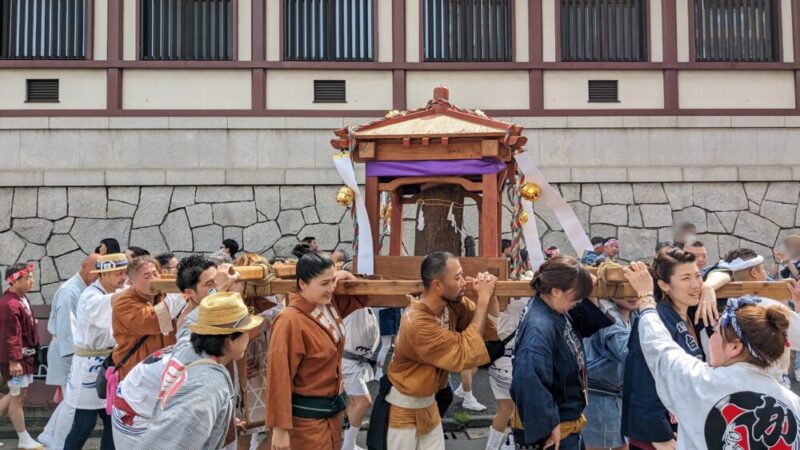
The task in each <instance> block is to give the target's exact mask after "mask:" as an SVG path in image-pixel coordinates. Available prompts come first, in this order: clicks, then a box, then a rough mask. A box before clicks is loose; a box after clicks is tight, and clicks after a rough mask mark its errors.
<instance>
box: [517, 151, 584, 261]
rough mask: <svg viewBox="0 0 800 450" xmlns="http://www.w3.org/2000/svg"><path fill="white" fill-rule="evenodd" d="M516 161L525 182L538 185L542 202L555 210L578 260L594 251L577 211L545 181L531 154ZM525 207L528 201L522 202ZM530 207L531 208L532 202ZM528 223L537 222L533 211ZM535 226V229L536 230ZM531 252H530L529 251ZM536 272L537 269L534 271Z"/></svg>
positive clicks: (537, 237)
mask: <svg viewBox="0 0 800 450" xmlns="http://www.w3.org/2000/svg"><path fill="white" fill-rule="evenodd" d="M514 159H516V160H517V165H518V166H519V169H520V171H522V173H523V174H524V175H525V182H527V183H536V184H537V185H538V186H539V188H540V189H541V190H542V195H541V198H540V199H539V201H540V202H544V203H545V204H546V205H547V207H549V208H550V209H551V210H553V213H554V214H555V216H556V218H557V219H558V222H559V223H561V227H562V228H563V229H564V233H565V234H566V235H567V239H569V243H570V244H572V248H573V249H574V250H575V253H577V255H578V258H580V257H582V256H583V253H584V252H586V251H587V250H592V243H591V241H590V240H589V236H587V235H586V232H585V231H584V230H583V226H582V225H581V221H580V220H578V216H576V215H575V211H573V210H572V208H570V206H569V204H568V203H567V202H566V200H564V198H563V197H561V194H560V193H559V192H558V190H556V188H554V187H553V186H550V183H548V182H547V180H545V178H544V175H542V172H540V171H539V169H538V168H537V167H536V164H535V163H534V162H533V158H531V155H530V153H528V151H527V150H525V151H524V152H522V153H517V154H516V155H514ZM522 202H523V207H525V203H526V200H524V199H523V200H522ZM528 203H529V206H530V202H528ZM526 211H527V212H528V218H529V219H528V223H531V222H535V217H534V216H533V214H532V211H528V210H527V209H526ZM535 227H536V226H535V224H534V229H535ZM527 237H528V234H527V233H526V234H525V238H526V239H525V244H526V245H527V246H528V248H530V247H531V245H530V242H529V241H528V239H527ZM538 241H539V236H538V235H536V242H538ZM539 251H541V244H539ZM529 252H530V250H529ZM531 266H533V261H531ZM534 270H535V269H534Z"/></svg>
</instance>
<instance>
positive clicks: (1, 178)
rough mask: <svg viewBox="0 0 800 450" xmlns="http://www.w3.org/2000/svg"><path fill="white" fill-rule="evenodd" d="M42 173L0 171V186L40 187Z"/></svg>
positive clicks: (42, 181) (36, 171)
mask: <svg viewBox="0 0 800 450" xmlns="http://www.w3.org/2000/svg"><path fill="white" fill-rule="evenodd" d="M42 183H44V173H43V172H42V171H41V170H0V186H9V187H19V186H41V185H42Z"/></svg>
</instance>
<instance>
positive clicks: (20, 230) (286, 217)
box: [0, 180, 800, 304]
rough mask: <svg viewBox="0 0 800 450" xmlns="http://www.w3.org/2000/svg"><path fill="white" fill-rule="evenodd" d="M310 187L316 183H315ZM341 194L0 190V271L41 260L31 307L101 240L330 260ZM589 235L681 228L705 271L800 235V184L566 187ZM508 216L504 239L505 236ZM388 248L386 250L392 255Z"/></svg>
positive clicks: (549, 231)
mask: <svg viewBox="0 0 800 450" xmlns="http://www.w3.org/2000/svg"><path fill="white" fill-rule="evenodd" d="M309 181H311V180H309ZM337 189H338V186H316V187H312V186H255V187H253V186H174V187H173V186H158V187H39V188H30V187H25V188H23V187H18V188H3V189H0V267H1V268H2V269H3V270H4V269H5V267H6V266H8V265H9V264H12V263H13V262H15V261H35V262H36V263H37V265H38V266H39V267H40V268H41V270H40V273H39V274H38V275H37V276H36V278H35V279H36V284H35V291H36V292H35V293H34V294H32V295H31V298H32V301H34V303H36V304H42V303H49V301H50V299H51V298H52V296H53V293H54V292H55V290H56V288H57V287H58V283H59V282H60V281H61V280H64V279H66V278H69V277H70V276H72V275H73V274H74V273H75V272H76V270H77V269H78V267H79V265H80V263H81V261H82V259H83V257H84V255H85V254H86V252H90V251H93V250H94V248H95V246H97V244H98V243H99V241H100V239H102V238H105V237H114V238H117V239H118V240H119V241H120V244H121V245H123V246H127V245H137V246H141V247H144V248H147V249H148V250H149V251H150V252H151V253H153V254H157V253H160V252H163V251H167V250H169V251H172V252H174V253H176V255H177V256H178V257H181V256H183V255H186V254H188V253H191V252H202V253H210V252H213V251H216V250H217V249H218V248H219V245H220V243H221V241H222V240H223V239H224V238H229V237H230V238H233V239H236V240H237V241H239V242H240V243H241V244H242V246H243V248H244V249H246V250H248V251H255V252H258V253H262V254H264V255H265V256H266V257H268V258H271V257H273V256H287V255H289V253H290V250H291V249H292V247H293V246H294V245H295V244H297V242H298V240H299V239H301V238H302V237H304V236H307V235H312V236H315V237H316V238H317V240H318V242H319V244H320V246H321V248H322V249H324V250H333V249H335V248H345V249H347V250H348V251H349V250H350V248H351V242H352V235H353V225H352V220H351V219H350V217H349V214H345V209H344V208H342V207H341V206H339V205H337V204H336V202H335V200H334V199H335V194H336V191H337ZM559 189H560V190H561V192H562V195H563V196H564V197H565V198H566V200H567V201H569V202H570V204H571V205H572V207H573V209H574V210H575V211H576V213H577V215H578V217H579V218H580V220H581V221H582V222H583V226H584V227H585V229H586V230H587V231H588V232H589V233H590V234H591V235H593V236H595V235H599V236H604V237H607V236H618V237H619V239H620V245H621V257H622V258H623V259H626V260H632V259H642V258H648V257H649V256H651V255H652V253H653V247H654V245H655V243H656V241H657V240H670V239H671V237H672V229H673V227H674V226H675V225H677V224H679V223H682V222H692V223H694V224H696V225H697V228H698V233H699V238H700V239H701V240H702V241H703V242H704V243H705V244H706V246H707V247H708V249H709V260H710V261H715V260H716V259H718V258H719V255H720V254H724V252H726V251H727V250H730V249H733V248H736V247H738V246H749V247H751V248H753V249H754V250H756V251H758V252H760V253H762V254H764V255H765V256H768V255H769V251H770V249H771V248H772V247H773V246H774V245H775V243H776V242H777V241H779V240H780V239H782V238H783V237H784V236H786V235H788V234H790V233H800V212H798V208H797V205H798V197H800V182H772V183H767V182H752V183H586V184H561V185H559ZM536 206H537V207H538V208H537V209H541V212H538V213H537V217H536V220H537V223H538V226H539V231H540V234H541V237H542V241H543V244H544V245H545V246H549V245H557V246H559V247H561V248H562V250H567V249H569V248H570V247H569V244H568V243H567V241H566V238H565V236H564V233H563V232H562V231H561V227H560V226H559V224H558V221H557V220H556V219H555V217H554V216H553V215H552V213H550V211H549V210H547V209H546V208H545V207H544V205H541V206H540V205H536ZM464 208H465V209H464V227H463V228H464V232H465V233H466V234H468V235H472V236H477V234H478V211H477V207H476V206H475V205H474V203H467V204H466V205H465V206H464ZM415 213H416V211H415V208H414V207H406V209H405V211H404V214H403V216H404V223H403V229H404V246H405V248H406V249H408V250H409V251H413V248H414V242H413V240H414V239H413V238H414V227H415V221H414V217H415ZM510 216H511V213H510V210H509V209H508V205H506V209H505V210H504V217H503V230H505V231H506V233H505V234H506V236H508V232H507V230H508V224H509V222H510ZM386 247H388V241H387V245H386Z"/></svg>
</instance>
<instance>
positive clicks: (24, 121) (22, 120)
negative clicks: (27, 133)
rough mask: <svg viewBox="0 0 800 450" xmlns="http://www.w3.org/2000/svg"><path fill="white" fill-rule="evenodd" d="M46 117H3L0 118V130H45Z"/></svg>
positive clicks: (47, 123)
mask: <svg viewBox="0 0 800 450" xmlns="http://www.w3.org/2000/svg"><path fill="white" fill-rule="evenodd" d="M48 126H49V120H48V117H4V118H3V120H0V130H38V129H44V130H46V129H47V127H48Z"/></svg>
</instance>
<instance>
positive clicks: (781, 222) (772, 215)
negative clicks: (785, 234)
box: [759, 200, 797, 228]
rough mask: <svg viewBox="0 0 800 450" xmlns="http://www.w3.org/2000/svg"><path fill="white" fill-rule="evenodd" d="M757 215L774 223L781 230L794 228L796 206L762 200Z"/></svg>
mask: <svg viewBox="0 0 800 450" xmlns="http://www.w3.org/2000/svg"><path fill="white" fill-rule="evenodd" d="M759 214H760V215H761V216H762V217H764V218H766V219H769V220H771V221H772V222H774V223H775V224H776V225H778V226H779V227H781V228H791V227H793V226H794V219H795V214H797V204H796V203H795V204H788V203H778V202H773V201H770V200H764V202H763V203H762V204H761V208H760V211H759Z"/></svg>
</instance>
